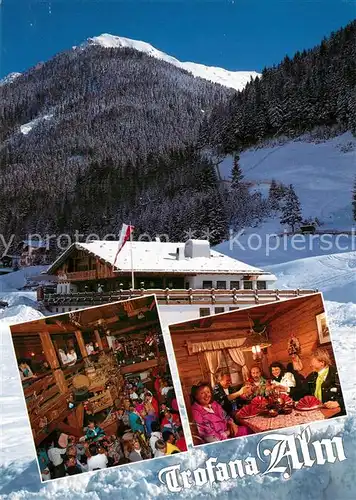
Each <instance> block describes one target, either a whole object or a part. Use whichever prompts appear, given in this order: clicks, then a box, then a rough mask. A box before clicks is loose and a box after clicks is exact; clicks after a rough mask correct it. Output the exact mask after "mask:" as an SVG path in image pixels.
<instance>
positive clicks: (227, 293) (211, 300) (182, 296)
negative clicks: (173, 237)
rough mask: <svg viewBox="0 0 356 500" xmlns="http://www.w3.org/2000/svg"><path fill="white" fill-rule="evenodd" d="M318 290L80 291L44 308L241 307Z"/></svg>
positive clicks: (50, 297) (50, 299)
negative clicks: (145, 299)
mask: <svg viewBox="0 0 356 500" xmlns="http://www.w3.org/2000/svg"><path fill="white" fill-rule="evenodd" d="M317 291H318V290H311V289H306V290H299V289H297V290H214V289H211V290H202V289H199V290H192V289H189V290H171V289H165V290H162V289H159V290H155V289H152V290H150V289H148V290H147V289H139V290H119V291H115V292H103V293H99V292H78V293H71V294H46V295H45V296H44V300H43V302H44V305H48V306H55V305H59V306H61V305H66V306H73V307H75V306H79V305H80V306H85V305H87V306H89V305H96V304H105V303H108V302H115V301H119V300H127V299H131V298H134V297H142V296H143V295H153V294H155V295H156V298H157V301H158V302H159V303H160V304H219V303H220V304H239V303H255V304H261V303H267V302H271V301H273V300H280V299H287V298H292V297H299V296H301V295H310V294H313V293H317Z"/></svg>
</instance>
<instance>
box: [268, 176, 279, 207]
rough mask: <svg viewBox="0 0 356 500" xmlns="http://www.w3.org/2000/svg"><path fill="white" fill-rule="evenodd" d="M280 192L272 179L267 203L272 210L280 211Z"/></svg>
mask: <svg viewBox="0 0 356 500" xmlns="http://www.w3.org/2000/svg"><path fill="white" fill-rule="evenodd" d="M280 200H281V197H280V190H279V188H278V184H277V182H276V180H275V179H272V181H271V185H270V188H269V195H268V202H269V206H270V208H271V209H272V210H279V209H280V203H279V202H280Z"/></svg>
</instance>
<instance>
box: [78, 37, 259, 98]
mask: <svg viewBox="0 0 356 500" xmlns="http://www.w3.org/2000/svg"><path fill="white" fill-rule="evenodd" d="M88 45H100V46H101V47H106V48H130V49H135V50H138V51H139V52H145V53H146V54H148V55H149V56H151V57H155V58H157V59H161V60H163V61H166V62H168V63H170V64H173V65H174V66H177V67H178V68H182V69H185V70H186V71H189V73H192V74H193V75H194V76H197V77H200V78H204V79H205V80H209V81H211V82H214V83H219V84H220V85H224V86H225V87H230V88H233V89H235V90H242V89H243V88H244V87H245V86H246V84H247V83H248V82H249V81H250V80H251V78H256V77H259V76H261V75H260V74H259V73H256V72H255V71H228V70H226V69H223V68H215V67H213V66H204V65H203V64H197V63H193V62H181V61H178V59H176V58H175V57H172V56H169V55H168V54H165V53H164V52H161V51H160V50H158V49H156V48H155V47H153V46H152V45H150V44H149V43H146V42H141V41H138V40H131V39H130V38H123V37H119V36H114V35H110V34H107V33H104V34H102V35H99V36H96V37H93V38H89V39H88V41H87V42H85V43H84V44H83V45H82V47H86V46H88Z"/></svg>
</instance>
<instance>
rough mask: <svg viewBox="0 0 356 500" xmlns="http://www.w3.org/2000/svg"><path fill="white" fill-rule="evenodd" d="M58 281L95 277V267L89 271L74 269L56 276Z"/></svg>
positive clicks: (84, 279) (92, 278) (91, 278)
mask: <svg viewBox="0 0 356 500" xmlns="http://www.w3.org/2000/svg"><path fill="white" fill-rule="evenodd" d="M58 279H59V281H86V280H94V279H96V269H92V270H90V271H75V272H72V273H64V274H62V275H59V276H58Z"/></svg>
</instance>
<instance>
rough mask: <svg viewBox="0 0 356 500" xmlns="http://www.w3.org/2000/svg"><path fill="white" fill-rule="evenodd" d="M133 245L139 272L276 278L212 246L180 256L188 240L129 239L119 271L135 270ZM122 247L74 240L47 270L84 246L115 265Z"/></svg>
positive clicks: (111, 243) (119, 263)
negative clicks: (179, 250)
mask: <svg viewBox="0 0 356 500" xmlns="http://www.w3.org/2000/svg"><path fill="white" fill-rule="evenodd" d="M131 246H132V255H133V258H132V260H133V268H134V271H135V272H143V273H173V274H174V273H177V274H182V273H187V274H189V273H196V272H199V273H204V274H255V275H266V276H267V275H268V277H269V279H271V278H272V279H275V278H274V276H273V275H272V274H271V273H268V272H266V271H262V269H259V268H257V267H253V266H250V265H248V264H245V263H244V262H241V261H239V260H236V259H233V258H231V257H228V256H227V255H224V254H222V253H220V252H217V251H215V250H211V249H210V257H193V258H189V257H183V258H181V259H179V260H177V258H176V251H177V248H178V247H184V243H171V242H169V243H167V242H157V241H154V242H147V241H132V242H131V241H128V242H126V243H125V245H124V246H123V248H122V249H121V251H120V253H119V255H118V258H117V261H116V264H115V271H118V272H120V271H121V272H122V271H123V272H130V271H131ZM117 248H118V242H117V241H91V242H89V243H74V244H73V245H71V246H70V247H69V248H68V249H67V250H66V251H65V252H64V253H63V254H62V255H60V256H59V257H58V259H57V260H56V261H55V262H54V263H53V264H52V265H51V266H50V267H49V268H48V270H47V274H51V273H54V272H55V270H56V269H57V268H58V267H59V266H60V265H61V264H62V263H63V262H64V261H65V260H66V259H67V257H68V256H69V255H70V253H72V251H73V250H74V249H78V250H84V251H86V252H88V253H91V254H92V255H94V256H96V257H98V258H100V259H102V260H104V261H105V262H107V263H108V264H110V265H111V266H112V265H113V264H114V261H115V255H116V252H117Z"/></svg>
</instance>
